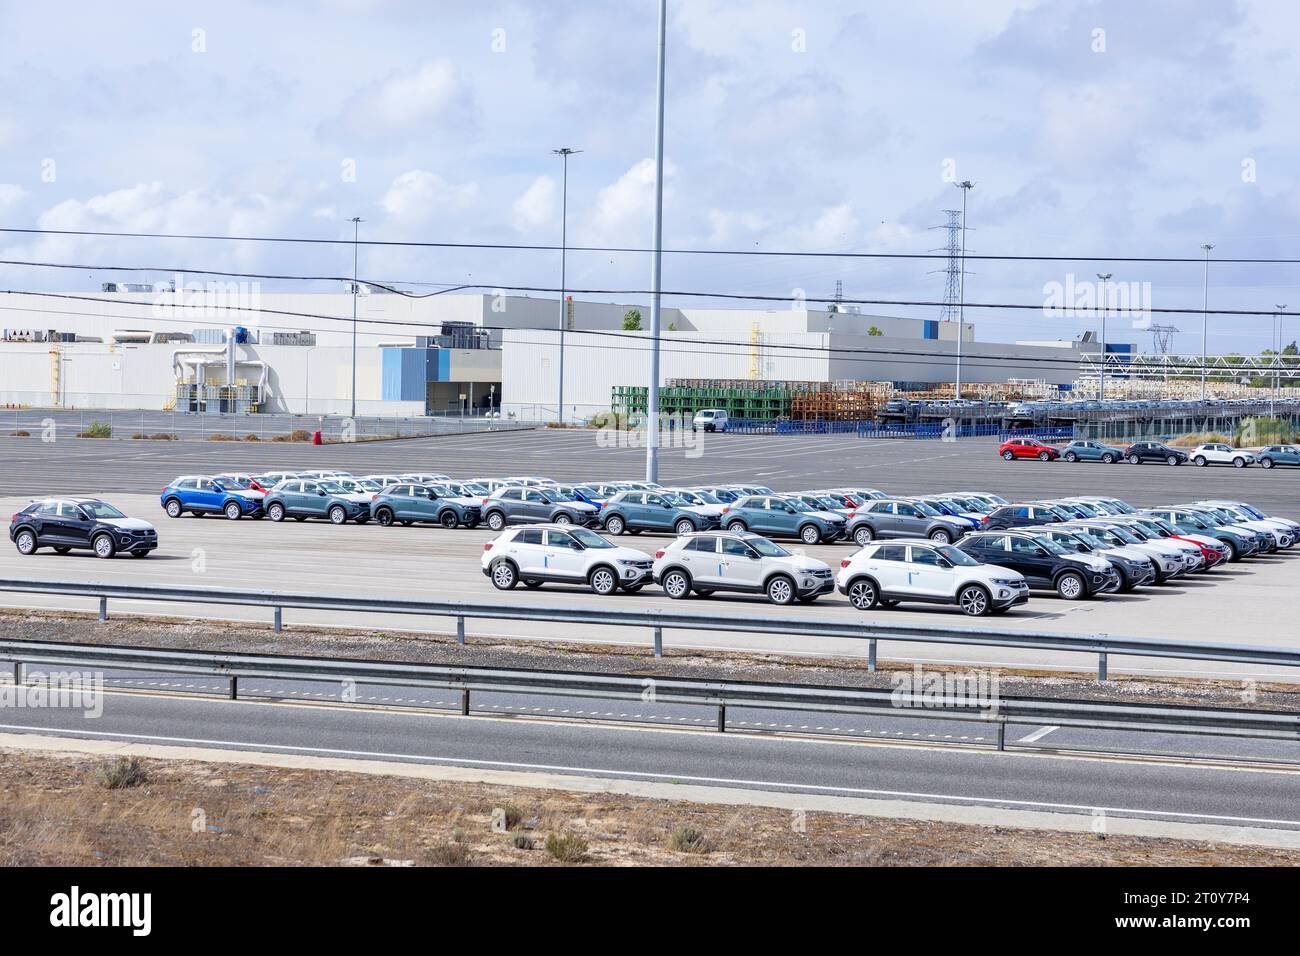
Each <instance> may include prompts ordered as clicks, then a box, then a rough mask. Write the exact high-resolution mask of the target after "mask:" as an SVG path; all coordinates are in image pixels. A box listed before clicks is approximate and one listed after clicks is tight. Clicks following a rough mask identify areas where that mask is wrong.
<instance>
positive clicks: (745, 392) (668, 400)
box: [610, 382, 792, 421]
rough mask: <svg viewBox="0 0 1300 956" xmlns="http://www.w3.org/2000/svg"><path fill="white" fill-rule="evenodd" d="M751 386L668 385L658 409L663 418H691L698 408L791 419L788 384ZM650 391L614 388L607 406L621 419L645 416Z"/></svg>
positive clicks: (661, 391) (753, 417)
mask: <svg viewBox="0 0 1300 956" xmlns="http://www.w3.org/2000/svg"><path fill="white" fill-rule="evenodd" d="M749 384H750V387H736V384H735V383H731V382H727V383H718V384H709V385H694V384H693V385H689V386H688V385H667V386H664V387H663V388H661V389H659V410H660V412H661V413H662V414H664V415H671V416H673V417H676V418H690V417H692V416H694V414H695V413H696V412H697V411H699V410H700V409H701V408H721V409H724V410H725V411H726V413H727V414H728V415H729V416H730V417H731V418H733V419H747V420H751V421H772V420H774V419H778V418H789V417H790V402H791V394H792V390H791V389H790V388H788V387H786V386H787V385H788V384H790V383H784V382H781V383H769V382H753V383H749ZM648 405H649V389H647V388H646V387H644V386H637V385H615V386H614V388H613V391H612V394H611V397H610V407H611V409H612V410H613V411H614V413H615V414H616V415H618V416H620V417H625V416H644V415H645V414H646V411H647V407H648Z"/></svg>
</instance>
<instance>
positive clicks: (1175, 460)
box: [1165, 455, 1178, 465]
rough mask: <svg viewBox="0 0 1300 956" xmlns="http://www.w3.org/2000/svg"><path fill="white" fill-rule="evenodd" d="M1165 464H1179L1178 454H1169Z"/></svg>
mask: <svg viewBox="0 0 1300 956" xmlns="http://www.w3.org/2000/svg"><path fill="white" fill-rule="evenodd" d="M1165 464H1166V465H1176V464H1178V456H1177V455H1169V456H1167V457H1166V458H1165Z"/></svg>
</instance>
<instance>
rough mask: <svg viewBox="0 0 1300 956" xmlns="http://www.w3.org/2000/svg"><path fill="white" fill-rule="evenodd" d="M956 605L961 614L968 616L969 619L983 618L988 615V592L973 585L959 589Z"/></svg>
mask: <svg viewBox="0 0 1300 956" xmlns="http://www.w3.org/2000/svg"><path fill="white" fill-rule="evenodd" d="M957 604H958V605H960V607H961V609H962V613H964V614H969V615H970V616H971V617H983V616H984V615H985V614H988V613H989V607H990V602H989V595H988V592H987V591H985V590H984V589H983V588H982V587H979V586H977V585H974V584H971V585H968V586H967V587H964V588H962V589H961V593H960V594H958V595H957Z"/></svg>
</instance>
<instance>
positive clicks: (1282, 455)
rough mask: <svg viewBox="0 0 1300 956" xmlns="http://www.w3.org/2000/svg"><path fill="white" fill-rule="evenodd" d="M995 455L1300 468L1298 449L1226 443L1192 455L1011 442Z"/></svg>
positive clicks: (1148, 446)
mask: <svg viewBox="0 0 1300 956" xmlns="http://www.w3.org/2000/svg"><path fill="white" fill-rule="evenodd" d="M998 455H999V456H1001V457H1002V458H1004V459H1005V460H1007V461H1015V460H1016V459H1019V458H1035V459H1038V460H1039V461H1055V460H1056V459H1058V458H1061V459H1064V460H1065V461H1068V462H1072V463H1073V462H1081V461H1100V462H1104V463H1105V464H1108V465H1111V464H1115V463H1116V462H1121V461H1127V462H1128V463H1129V464H1132V465H1141V464H1145V463H1147V462H1156V463H1160V464H1165V465H1182V464H1186V463H1187V462H1189V461H1190V462H1191V463H1192V464H1194V465H1197V466H1199V467H1205V466H1207V465H1231V466H1233V467H1234V468H1246V467H1249V466H1250V465H1254V464H1256V463H1258V464H1259V465H1261V466H1262V467H1264V468H1274V467H1277V466H1278V465H1291V466H1300V448H1297V447H1296V446H1295V445H1269V446H1267V447H1265V448H1261V449H1259V450H1258V451H1252V450H1249V449H1245V448H1233V447H1232V446H1231V445H1229V444H1227V443H1225V442H1207V443H1205V444H1202V445H1197V446H1196V447H1195V448H1193V449H1192V450H1191V451H1184V450H1183V449H1181V448H1174V447H1172V446H1170V445H1166V444H1165V443H1163V442H1158V441H1138V442H1133V443H1132V444H1131V445H1128V446H1127V447H1124V448H1120V447H1118V446H1115V445H1107V444H1105V443H1104V442H1100V441H1095V440H1092V439H1079V440H1076V441H1072V442H1070V443H1069V444H1067V445H1064V446H1062V447H1060V448H1057V447H1056V446H1055V445H1049V444H1047V443H1046V442H1042V441H1039V440H1038V439H1036V438H1012V439H1009V440H1008V441H1005V442H1003V443H1002V444H1001V445H1000V446H998Z"/></svg>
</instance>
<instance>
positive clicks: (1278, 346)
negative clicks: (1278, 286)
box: [1268, 302, 1286, 415]
mask: <svg viewBox="0 0 1300 956" xmlns="http://www.w3.org/2000/svg"><path fill="white" fill-rule="evenodd" d="M1273 308H1275V309H1277V311H1276V312H1274V313H1273V402H1272V404H1270V405H1269V408H1268V413H1269V415H1276V414H1277V399H1278V391H1279V390H1280V388H1281V385H1282V383H1281V380H1280V379H1279V377H1278V376H1279V375H1280V374H1281V371H1282V369H1281V365H1280V364H1279V363H1280V362H1281V361H1282V313H1283V312H1285V311H1286V303H1285V302H1283V303H1281V304H1279V305H1275V306H1273Z"/></svg>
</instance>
